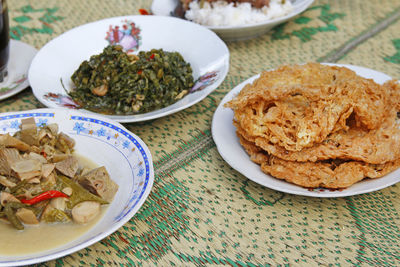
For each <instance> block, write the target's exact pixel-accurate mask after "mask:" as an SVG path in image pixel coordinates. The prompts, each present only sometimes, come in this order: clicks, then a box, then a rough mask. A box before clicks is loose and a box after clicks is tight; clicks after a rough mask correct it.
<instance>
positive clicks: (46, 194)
mask: <svg viewBox="0 0 400 267" xmlns="http://www.w3.org/2000/svg"><path fill="white" fill-rule="evenodd" d="M56 197H66V198H68V197H69V196H68V195H66V194H64V193H63V192H60V191H57V190H49V191H46V192H44V193H41V194H40V195H37V196H36V197H34V198H31V199H21V202H22V203H24V204H28V205H33V204H36V203H38V202H40V201H43V200H47V199H51V198H56Z"/></svg>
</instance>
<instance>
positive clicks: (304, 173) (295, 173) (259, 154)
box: [239, 136, 400, 189]
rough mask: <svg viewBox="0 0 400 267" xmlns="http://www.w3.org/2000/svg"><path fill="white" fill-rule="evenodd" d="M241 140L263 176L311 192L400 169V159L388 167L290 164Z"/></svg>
mask: <svg viewBox="0 0 400 267" xmlns="http://www.w3.org/2000/svg"><path fill="white" fill-rule="evenodd" d="M239 138H240V143H241V144H242V146H243V147H244V149H245V150H246V152H247V153H248V154H249V155H250V158H251V160H253V161H254V162H256V163H258V164H260V165H261V170H262V171H263V172H265V173H267V174H270V175H272V176H274V177H276V178H279V179H283V180H286V181H287V182H290V183H294V184H297V185H300V186H303V187H308V188H316V187H324V188H332V189H339V188H346V187H349V186H351V185H352V184H354V183H356V182H359V181H361V180H363V179H364V178H367V177H368V178H379V177H382V176H383V175H386V174H388V173H389V172H391V171H393V170H395V169H397V168H398V167H399V166H400V159H396V160H395V161H390V162H387V163H385V164H368V163H365V162H362V161H334V160H331V161H318V162H294V161H286V160H283V159H280V158H277V157H275V156H268V154H266V153H265V152H263V150H262V149H261V148H259V147H257V146H256V145H255V144H254V143H251V142H249V141H247V140H245V139H244V138H242V137H241V136H239Z"/></svg>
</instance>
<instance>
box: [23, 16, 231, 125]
mask: <svg viewBox="0 0 400 267" xmlns="http://www.w3.org/2000/svg"><path fill="white" fill-rule="evenodd" d="M135 18H140V19H144V20H146V19H150V20H152V19H153V18H156V19H161V20H169V21H175V22H179V23H185V24H190V25H191V26H193V27H196V28H198V29H201V30H203V31H205V32H207V33H208V34H211V36H212V37H213V38H215V41H218V42H219V45H221V48H222V49H223V50H224V53H223V54H222V55H221V62H222V64H221V69H220V75H219V78H218V79H217V80H216V81H215V82H214V83H213V84H210V85H208V87H207V88H205V89H203V90H201V91H200V92H193V94H196V93H201V94H199V95H198V96H197V97H196V99H194V100H193V101H191V102H188V103H186V104H183V105H180V106H178V107H176V108H174V109H169V110H168V108H169V107H170V106H171V105H174V104H176V103H178V102H179V101H177V102H175V103H173V104H171V105H169V106H167V107H164V108H161V109H157V110H154V111H150V112H147V113H142V114H131V115H106V114H100V113H96V112H93V111H90V110H87V109H76V110H79V111H81V112H83V113H85V114H93V115H98V116H103V117H106V118H108V119H112V120H114V121H117V122H120V123H131V122H141V121H148V120H153V119H157V118H161V117H165V116H168V115H171V114H174V113H176V112H179V111H181V110H184V109H186V108H189V107H191V106H193V105H195V104H197V103H198V102H200V101H202V100H203V99H204V98H206V97H207V96H208V95H209V94H211V93H212V92H213V91H215V90H216V89H217V88H218V87H219V86H220V85H221V84H222V83H223V82H224V81H225V79H226V76H227V74H228V72H229V68H230V51H229V48H228V46H227V45H226V43H225V42H224V41H222V39H221V38H220V37H219V36H218V35H217V34H216V33H215V32H213V31H212V30H210V29H207V28H206V27H203V26H201V25H199V24H197V23H194V22H191V21H187V20H182V19H179V18H175V17H171V16H156V15H152V16H143V15H125V16H116V17H110V18H104V19H100V20H96V21H92V22H88V23H85V24H82V25H79V26H77V27H74V28H72V29H69V30H68V31H66V32H64V33H62V34H60V35H58V36H57V37H55V38H54V39H52V40H50V41H49V42H47V43H46V44H45V45H44V46H43V47H42V48H41V49H39V51H37V53H36V55H35V57H34V58H33V59H32V62H31V67H30V68H29V71H28V77H27V78H28V81H29V83H30V85H31V88H32V93H33V95H34V96H35V97H36V99H37V100H38V101H39V102H40V103H42V104H43V105H44V106H46V107H47V108H57V109H59V108H60V109H66V110H71V109H68V108H65V107H59V106H56V105H51V104H49V102H48V101H45V100H44V99H43V94H41V95H39V92H38V91H37V90H40V89H35V85H32V82H31V80H32V79H33V78H32V77H34V73H33V72H34V71H35V70H36V68H37V67H36V64H38V63H37V61H38V60H39V59H40V57H41V54H42V53H44V52H43V51H46V50H47V49H48V47H49V46H50V47H51V46H52V45H53V43H54V42H58V41H59V39H60V38H63V37H64V36H65V35H67V34H70V33H71V32H74V31H76V30H80V29H82V28H85V27H90V26H92V25H95V24H97V23H101V22H105V21H114V20H123V19H135ZM139 51H140V50H139ZM178 52H179V51H178ZM203 74H205V73H203ZM200 75H202V74H200ZM182 99H185V97H183V98H182ZM180 101H181V100H180ZM163 109H167V110H165V111H163V112H160V113H156V114H151V115H147V116H146V115H145V114H149V113H153V112H159V111H162V110H163Z"/></svg>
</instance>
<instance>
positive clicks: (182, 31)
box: [28, 16, 229, 122]
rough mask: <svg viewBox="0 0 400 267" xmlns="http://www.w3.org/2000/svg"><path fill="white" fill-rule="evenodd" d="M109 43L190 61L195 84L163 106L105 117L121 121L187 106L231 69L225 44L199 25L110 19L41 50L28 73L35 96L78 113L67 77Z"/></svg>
mask: <svg viewBox="0 0 400 267" xmlns="http://www.w3.org/2000/svg"><path fill="white" fill-rule="evenodd" d="M110 44H119V45H121V46H123V48H124V49H125V51H127V52H130V53H137V52H138V51H148V50H151V49H153V48H156V49H160V48H162V49H164V50H165V51H171V52H172V51H176V52H179V53H180V54H181V55H182V56H183V58H184V59H185V61H187V62H189V63H190V65H191V67H192V69H193V76H194V79H195V81H196V82H195V85H194V87H193V88H192V89H191V91H190V93H189V94H188V95H186V96H185V97H183V98H182V99H181V100H179V101H178V102H176V103H174V104H172V105H170V106H167V107H165V108H162V109H159V110H155V111H152V112H148V113H144V114H138V115H126V116H119V115H107V117H109V118H112V119H114V120H116V121H119V122H136V121H144V120H150V119H155V118H159V117H162V116H166V115H169V114H172V113H174V112H177V111H180V110H182V109H185V108H187V107H190V106H192V105H194V104H196V103H197V102H199V101H201V100H202V99H204V98H205V97H206V96H207V95H208V94H210V93H211V92H212V91H214V90H215V89H216V88H217V87H218V86H219V85H220V84H221V83H222V82H223V81H224V79H225V76H226V74H227V73H228V69H229V50H228V48H227V46H226V45H225V43H224V42H223V41H222V40H221V39H220V38H219V37H218V36H217V35H216V34H215V33H214V32H212V31H210V30H209V29H207V28H205V27H202V26H200V25H198V24H195V23H192V22H189V21H185V20H181V19H177V18H172V17H164V16H125V17H116V18H109V19H104V20H100V21H96V22H92V23H89V24H86V25H82V26H79V27H77V28H74V29H72V30H70V31H68V32H66V33H64V34H62V35H60V36H58V37H57V38H55V39H54V40H52V41H50V42H49V43H47V44H46V45H45V46H44V47H42V49H40V51H39V52H38V53H37V55H36V56H35V58H34V59H33V61H32V65H31V67H30V70H29V75H28V79H29V82H30V85H31V87H32V91H33V94H34V95H35V97H36V98H37V99H38V100H39V101H40V102H42V103H43V104H44V105H45V106H47V107H51V108H57V107H63V108H69V109H79V108H80V107H79V106H78V105H77V104H76V103H74V102H73V101H72V99H71V98H69V97H68V95H67V94H66V92H65V90H66V91H69V90H71V88H73V84H72V81H71V75H72V74H73V73H74V71H75V70H76V69H77V68H78V67H79V65H80V64H81V63H82V61H84V60H87V59H89V58H90V56H92V55H95V54H99V53H100V52H101V51H102V50H103V48H104V47H106V46H107V45H110ZM64 86H65V89H64ZM82 112H86V113H92V112H90V111H87V110H83V109H82ZM92 114H93V113H92Z"/></svg>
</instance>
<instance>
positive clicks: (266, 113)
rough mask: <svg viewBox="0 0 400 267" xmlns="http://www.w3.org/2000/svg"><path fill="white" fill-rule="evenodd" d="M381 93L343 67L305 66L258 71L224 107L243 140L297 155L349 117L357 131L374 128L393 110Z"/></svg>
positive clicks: (384, 92) (380, 88) (382, 89)
mask: <svg viewBox="0 0 400 267" xmlns="http://www.w3.org/2000/svg"><path fill="white" fill-rule="evenodd" d="M385 89H386V87H385V86H381V85H379V84H376V83H375V82H373V81H372V80H370V79H365V78H362V77H359V76H357V75H356V74H355V73H354V72H353V71H351V70H349V69H347V68H340V67H331V66H325V65H321V64H317V63H309V64H306V65H300V66H284V67H281V68H279V69H277V70H275V71H270V72H263V73H262V74H261V77H260V78H259V79H257V80H256V81H254V82H253V84H249V85H247V86H245V87H244V88H243V90H242V91H241V92H240V93H239V94H238V96H237V97H235V98H234V99H233V100H231V101H230V102H228V103H227V104H226V106H227V107H230V108H232V109H233V110H234V113H235V120H236V121H237V122H238V123H239V124H240V126H241V127H242V128H243V129H244V130H245V131H246V132H247V133H248V134H249V135H251V136H253V137H262V138H265V139H266V140H268V141H269V142H272V143H273V144H274V145H275V144H276V145H279V146H282V147H284V148H285V149H286V150H289V151H300V150H301V149H303V148H304V147H311V146H313V145H314V144H315V143H320V142H322V141H323V140H325V138H326V137H327V136H328V135H329V134H330V133H332V132H335V131H338V130H342V129H345V130H347V129H348V126H347V125H346V119H347V118H348V117H349V116H350V115H351V114H352V113H354V117H355V121H356V123H357V125H358V126H359V127H365V128H367V129H374V128H376V127H378V126H379V125H380V124H381V123H382V118H384V117H385V116H386V114H388V113H391V112H390V111H391V110H392V109H393V105H391V104H392V100H393V99H391V98H390V93H389V92H388V90H385Z"/></svg>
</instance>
